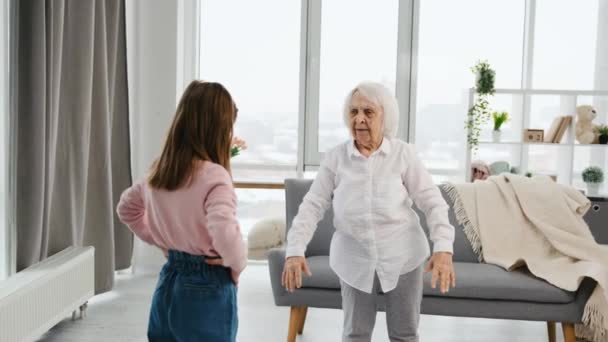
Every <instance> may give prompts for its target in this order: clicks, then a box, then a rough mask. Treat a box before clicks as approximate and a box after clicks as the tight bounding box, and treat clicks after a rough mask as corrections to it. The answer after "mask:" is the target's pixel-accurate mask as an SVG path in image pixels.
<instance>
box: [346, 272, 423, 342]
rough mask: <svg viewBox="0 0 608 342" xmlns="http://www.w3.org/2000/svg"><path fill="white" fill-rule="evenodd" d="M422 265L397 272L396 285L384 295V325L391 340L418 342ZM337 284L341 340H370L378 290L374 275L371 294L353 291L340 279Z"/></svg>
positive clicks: (356, 341) (365, 341)
mask: <svg viewBox="0 0 608 342" xmlns="http://www.w3.org/2000/svg"><path fill="white" fill-rule="evenodd" d="M423 268H424V266H423V265H421V266H419V267H418V268H417V269H415V270H413V271H411V272H409V273H407V274H403V275H401V276H400V277H399V282H398V283H397V287H396V288H395V289H393V290H392V291H390V292H387V293H385V294H384V297H385V299H386V325H387V327H388V337H389V339H390V341H391V342H418V322H419V320H420V304H421V302H422V274H423ZM340 284H341V286H342V310H343V311H344V328H343V329H344V331H343V333H342V342H369V341H371V337H372V331H373V330H374V324H375V323H376V312H377V298H378V292H379V290H380V281H379V280H378V276H377V275H376V276H375V277H374V286H373V290H372V293H365V292H363V291H360V290H357V289H355V288H353V287H351V286H349V285H348V284H346V283H344V282H343V281H340Z"/></svg>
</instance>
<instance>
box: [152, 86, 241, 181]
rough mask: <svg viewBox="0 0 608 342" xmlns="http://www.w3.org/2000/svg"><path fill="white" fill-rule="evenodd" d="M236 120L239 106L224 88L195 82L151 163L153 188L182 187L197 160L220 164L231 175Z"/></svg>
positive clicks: (189, 178)
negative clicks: (158, 152)
mask: <svg viewBox="0 0 608 342" xmlns="http://www.w3.org/2000/svg"><path fill="white" fill-rule="evenodd" d="M235 119H236V106H235V105H234V101H233V100H232V96H231V95H230V93H229V92H228V90H226V88H224V86H222V85H221V84H219V83H214V82H203V81H192V82H191V83H190V84H189V85H188V87H187V88H186V90H185V91H184V94H183V95H182V98H181V99H180V101H179V104H178V106H177V110H176V112H175V117H174V118H173V123H172V124H171V128H170V129H169V132H168V134H167V138H166V140H165V146H164V147H163V151H162V154H161V155H160V158H158V159H157V160H156V161H155V162H154V163H153V164H152V168H151V172H150V176H149V177H148V183H149V184H150V186H151V187H153V188H157V189H166V190H175V189H178V188H180V187H181V186H183V185H184V184H186V183H187V182H189V181H190V180H191V177H192V173H193V172H194V171H195V162H196V161H198V160H207V161H211V162H214V163H216V164H220V165H222V166H223V167H224V168H225V169H226V170H227V171H228V172H230V143H231V141H232V127H233V125H234V121H235Z"/></svg>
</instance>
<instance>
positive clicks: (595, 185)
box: [587, 183, 600, 196]
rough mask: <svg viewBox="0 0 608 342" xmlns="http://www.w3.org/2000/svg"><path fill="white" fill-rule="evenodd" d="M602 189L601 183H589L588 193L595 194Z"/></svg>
mask: <svg viewBox="0 0 608 342" xmlns="http://www.w3.org/2000/svg"><path fill="white" fill-rule="evenodd" d="M599 190H600V183H587V195H589V196H595V195H597V194H598V192H599Z"/></svg>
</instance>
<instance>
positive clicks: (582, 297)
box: [572, 277, 597, 323]
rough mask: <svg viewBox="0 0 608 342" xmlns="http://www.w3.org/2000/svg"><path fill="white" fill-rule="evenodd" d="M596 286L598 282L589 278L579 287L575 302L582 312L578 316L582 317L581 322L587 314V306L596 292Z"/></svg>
mask: <svg viewBox="0 0 608 342" xmlns="http://www.w3.org/2000/svg"><path fill="white" fill-rule="evenodd" d="M596 285H597V282H596V281H595V280H593V279H592V278H589V277H585V279H583V281H582V282H581V284H580V286H579V287H578V290H577V291H576V298H575V299H574V301H575V302H576V305H577V306H578V309H579V310H580V312H579V315H578V316H579V317H581V320H582V318H583V313H584V312H585V306H586V305H587V301H588V300H589V297H591V294H592V293H593V291H594V290H595V286H596ZM572 323H579V322H572Z"/></svg>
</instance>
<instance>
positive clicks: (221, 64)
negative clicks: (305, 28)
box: [199, 0, 301, 179]
mask: <svg viewBox="0 0 608 342" xmlns="http://www.w3.org/2000/svg"><path fill="white" fill-rule="evenodd" d="M300 7H301V5H300V2H299V1H283V0H261V1H249V0H225V1H203V2H202V3H201V35H200V37H201V43H200V68H199V69H200V77H201V79H204V80H210V81H217V82H220V83H222V84H224V85H225V86H226V88H227V89H228V90H229V91H230V93H231V94H232V95H233V97H234V99H235V102H236V103H237V106H238V108H239V116H238V120H237V123H236V128H235V134H236V135H237V136H238V137H240V138H242V139H244V140H245V141H246V142H247V144H248V146H249V148H248V149H247V151H246V152H245V153H242V154H241V155H240V156H238V157H236V158H235V159H234V160H233V164H234V170H235V173H236V174H235V177H236V178H237V179H238V178H248V179H250V178H258V177H262V176H263V175H264V172H262V173H260V172H255V171H256V170H258V171H259V170H264V171H268V172H267V173H266V174H268V173H270V172H271V171H272V170H273V169H274V170H277V171H281V170H292V171H294V172H295V168H296V161H297V146H298V108H299V107H298V103H299V102H298V99H299V65H300ZM244 170H251V173H250V174H247V173H244V172H245V171H244ZM270 174H271V173H270ZM293 174H294V175H295V173H293ZM271 175H272V174H271ZM278 176H279V177H281V176H284V174H283V173H280V174H279V175H278ZM277 178H278V177H277Z"/></svg>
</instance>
